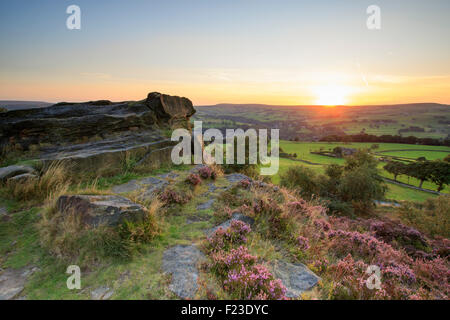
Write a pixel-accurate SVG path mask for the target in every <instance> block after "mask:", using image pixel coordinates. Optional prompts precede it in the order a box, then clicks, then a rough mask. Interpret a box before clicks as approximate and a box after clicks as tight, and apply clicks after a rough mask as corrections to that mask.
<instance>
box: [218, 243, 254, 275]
mask: <svg viewBox="0 0 450 320" xmlns="http://www.w3.org/2000/svg"><path fill="white" fill-rule="evenodd" d="M211 259H212V263H211V265H210V267H211V269H212V270H213V271H214V272H216V273H217V274H218V275H219V276H220V277H222V278H226V277H227V275H228V272H229V271H230V270H234V269H239V268H240V267H241V266H242V265H245V266H251V265H253V264H255V263H256V259H257V258H256V256H253V255H251V254H249V253H248V249H247V247H244V246H240V247H239V248H237V249H231V250H230V252H228V253H227V252H225V251H223V250H220V251H217V252H213V253H212V254H211Z"/></svg>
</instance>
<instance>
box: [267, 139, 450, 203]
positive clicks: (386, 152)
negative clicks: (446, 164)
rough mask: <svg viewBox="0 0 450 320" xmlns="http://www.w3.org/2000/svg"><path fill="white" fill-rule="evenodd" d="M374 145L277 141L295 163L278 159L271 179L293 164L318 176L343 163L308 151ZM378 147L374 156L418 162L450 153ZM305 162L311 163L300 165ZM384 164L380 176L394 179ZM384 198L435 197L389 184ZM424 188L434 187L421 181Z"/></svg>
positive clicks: (415, 182) (398, 146) (410, 180)
mask: <svg viewBox="0 0 450 320" xmlns="http://www.w3.org/2000/svg"><path fill="white" fill-rule="evenodd" d="M372 145H373V143H338V142H337V143H327V142H292V141H280V148H281V149H282V150H283V151H284V152H286V153H290V154H293V153H296V154H297V158H296V159H297V160H291V159H285V158H280V169H279V172H278V174H277V175H276V176H274V177H273V179H272V180H273V182H274V183H278V182H279V181H280V174H283V173H284V172H286V170H287V169H288V168H289V167H291V166H295V165H302V166H305V167H308V168H311V169H313V170H314V171H316V172H317V173H323V172H324V166H325V165H328V164H333V163H335V164H344V162H345V160H344V159H340V158H332V157H327V156H323V155H317V154H311V153H310V152H311V151H319V150H323V151H327V150H332V149H334V148H335V147H338V146H341V147H346V148H354V149H367V148H370V147H371V146H372ZM378 145H379V148H378V149H376V150H375V152H376V156H396V157H402V158H405V159H417V158H418V157H426V159H428V160H435V159H443V158H444V157H445V156H446V155H448V154H450V148H449V147H443V146H423V145H408V144H396V143H379V144H378ZM302 161H307V162H310V164H309V163H306V162H302ZM384 165H385V163H382V162H380V164H379V168H380V169H381V175H382V176H384V177H386V178H390V179H393V176H392V175H391V174H389V173H388V172H386V171H384V170H383V166H384ZM397 180H398V181H399V182H403V183H407V184H411V185H413V186H418V185H419V181H418V180H417V179H414V178H408V177H405V176H399V177H398V178H397ZM388 188H389V189H388V193H387V195H386V198H387V199H391V200H395V201H401V200H409V201H419V202H422V201H424V200H426V199H427V198H430V197H434V195H433V194H430V193H426V192H423V191H419V190H414V189H410V188H407V187H402V186H399V185H394V184H390V183H388ZM423 188H425V189H430V190H436V189H437V187H436V185H435V184H433V183H430V182H427V181H426V182H424V184H423ZM449 189H450V188H449V187H448V186H447V187H446V188H445V189H444V190H443V191H442V192H445V193H449Z"/></svg>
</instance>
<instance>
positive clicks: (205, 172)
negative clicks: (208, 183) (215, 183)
mask: <svg viewBox="0 0 450 320" xmlns="http://www.w3.org/2000/svg"><path fill="white" fill-rule="evenodd" d="M198 174H199V175H200V177H201V178H202V179H209V178H211V177H212V175H213V171H212V170H211V168H210V167H207V166H204V167H201V168H200V169H199V170H198ZM214 178H215V175H214Z"/></svg>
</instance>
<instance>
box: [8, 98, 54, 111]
mask: <svg viewBox="0 0 450 320" xmlns="http://www.w3.org/2000/svg"><path fill="white" fill-rule="evenodd" d="M52 104H53V103H49V102H43V101H16V100H0V108H5V109H7V110H22V109H35V108H45V107H48V106H51V105H52Z"/></svg>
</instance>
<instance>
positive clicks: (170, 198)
mask: <svg viewBox="0 0 450 320" xmlns="http://www.w3.org/2000/svg"><path fill="white" fill-rule="evenodd" d="M158 198H159V200H161V201H162V202H163V203H164V204H165V205H171V204H186V203H188V202H189V200H191V196H190V195H188V194H186V193H182V192H177V191H175V190H174V189H172V188H167V189H166V190H164V191H163V192H162V193H161V194H160V195H159V196H158Z"/></svg>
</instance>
